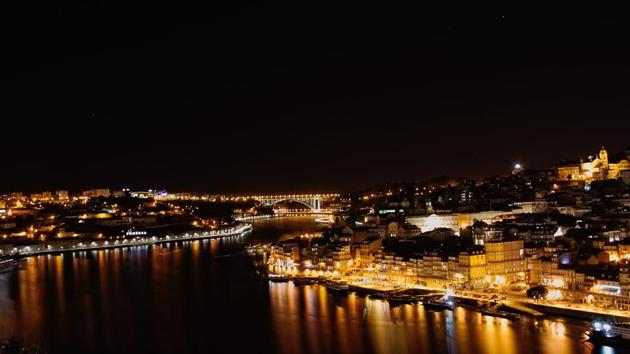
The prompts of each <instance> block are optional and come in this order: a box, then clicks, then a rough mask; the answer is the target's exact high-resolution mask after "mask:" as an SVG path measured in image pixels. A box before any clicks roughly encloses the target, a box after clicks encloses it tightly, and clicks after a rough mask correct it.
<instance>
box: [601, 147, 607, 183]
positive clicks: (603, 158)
mask: <svg viewBox="0 0 630 354" xmlns="http://www.w3.org/2000/svg"><path fill="white" fill-rule="evenodd" d="M599 173H600V176H601V179H608V151H606V148H605V147H603V146H602V149H601V150H599Z"/></svg>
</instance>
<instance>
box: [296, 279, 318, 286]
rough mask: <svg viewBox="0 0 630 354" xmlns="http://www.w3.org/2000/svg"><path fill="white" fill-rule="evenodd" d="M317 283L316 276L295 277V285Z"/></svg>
mask: <svg viewBox="0 0 630 354" xmlns="http://www.w3.org/2000/svg"><path fill="white" fill-rule="evenodd" d="M314 284H317V279H316V278H294V279H293V285H295V286H303V285H314Z"/></svg>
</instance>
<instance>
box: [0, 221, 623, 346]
mask: <svg viewBox="0 0 630 354" xmlns="http://www.w3.org/2000/svg"><path fill="white" fill-rule="evenodd" d="M320 227H321V224H318V223H316V222H315V221H314V220H313V219H312V218H308V217H299V218H284V219H273V220H262V221H257V222H255V223H254V232H253V233H252V234H251V235H249V236H247V237H245V238H230V239H221V240H204V241H193V242H177V243H171V244H163V245H156V246H151V247H150V246H146V247H136V248H130V249H114V250H104V251H90V252H80V253H75V254H63V255H45V256H39V257H33V258H29V259H27V260H25V261H23V262H22V263H21V265H20V267H19V269H17V270H14V271H12V272H8V273H2V274H0V338H16V339H17V340H18V341H20V342H21V343H23V344H25V345H37V346H39V347H40V348H43V349H45V350H46V351H47V352H49V353H281V354H293V353H309V354H319V353H324V354H326V353H375V354H386V353H396V354H398V353H400V354H403V353H419V354H434V353H461V354H467V353H470V354H486V353H489V354H491V353H496V354H512V353H549V354H570V353H607V354H608V353H622V352H623V353H627V352H630V350H628V351H626V350H619V349H617V350H614V349H612V348H608V347H601V348H593V347H592V345H590V344H585V343H583V342H582V341H583V339H584V338H583V334H582V333H583V332H584V330H585V329H586V323H583V322H579V321H570V320H563V319H553V318H549V319H540V320H535V319H533V318H522V319H520V320H519V321H508V320H505V319H497V318H492V317H485V316H481V315H480V314H479V313H476V312H471V311H467V310H464V309H456V310H455V311H454V312H441V313H438V312H429V311H425V310H424V309H423V308H422V307H421V306H417V305H404V306H399V307H390V306H389V304H388V303H387V302H386V301H380V300H371V299H366V298H364V297H359V296H356V295H354V294H350V295H346V296H344V295H333V294H330V293H328V292H327V291H326V289H325V288H324V287H322V286H305V287H295V286H294V285H293V284H292V283H273V284H268V283H267V282H264V281H261V280H258V279H257V278H256V277H255V272H254V268H253V265H252V263H251V261H250V260H249V259H248V258H247V256H245V255H243V254H242V245H243V243H245V242H250V241H252V240H255V241H270V240H275V239H282V238H287V237H291V236H295V235H299V234H300V233H305V232H316V231H318V230H319V228H320Z"/></svg>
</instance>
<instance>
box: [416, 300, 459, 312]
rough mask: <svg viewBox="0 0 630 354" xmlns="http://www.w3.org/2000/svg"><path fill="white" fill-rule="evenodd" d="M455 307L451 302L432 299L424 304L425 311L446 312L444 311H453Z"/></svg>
mask: <svg viewBox="0 0 630 354" xmlns="http://www.w3.org/2000/svg"><path fill="white" fill-rule="evenodd" d="M454 305H455V304H454V303H453V301H451V300H440V299H431V300H427V301H424V302H423V303H422V306H424V308H425V309H427V310H431V311H444V310H447V311H453V306H454Z"/></svg>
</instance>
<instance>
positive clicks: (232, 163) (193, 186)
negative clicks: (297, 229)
mask: <svg viewBox="0 0 630 354" xmlns="http://www.w3.org/2000/svg"><path fill="white" fill-rule="evenodd" d="M213 3H214V2H207V3H206V4H205V5H192V4H187V3H184V2H171V3H169V4H160V3H157V2H144V3H142V2H134V3H133V4H131V2H121V3H116V2H111V1H101V2H100V3H97V2H90V3H88V2H86V1H80V2H79V1H78V2H76V3H66V4H65V5H59V4H55V2H48V4H47V5H45V6H44V7H37V8H36V9H34V7H35V5H34V4H33V3H28V2H19V1H14V2H11V3H10V4H2V5H1V7H2V8H1V9H0V22H1V24H0V26H1V27H0V28H1V33H0V41H1V45H2V54H1V56H2V59H0V60H2V68H3V69H2V72H1V79H0V95H1V97H2V98H1V99H0V103H1V104H0V116H1V117H2V118H1V122H2V123H1V124H2V126H1V128H0V133H1V136H2V142H1V143H0V146H2V150H1V151H2V152H1V156H2V157H1V159H0V161H2V163H1V165H0V173H1V175H0V191H5V192H8V191H17V190H24V191H37V190H48V189H70V190H78V189H82V188H88V187H101V186H107V187H112V188H120V187H130V188H134V189H145V188H146V189H148V188H165V189H168V190H173V191H183V190H190V191H200V192H202V191H203V192H226V193H239V192H263V193H264V192H295V191H348V190H356V189H359V188H362V187H366V186H370V185H373V184H377V183H383V182H396V181H411V180H421V179H426V178H430V177H433V176H438V175H456V176H472V177H478V176H485V175H493V174H502V173H507V172H508V171H509V169H510V166H511V165H512V164H513V163H514V162H516V161H520V162H522V163H523V164H525V166H527V167H532V168H546V167H551V166H552V165H553V164H554V163H557V162H559V161H560V160H562V159H565V158H572V159H576V158H579V157H581V156H586V155H589V154H594V153H596V152H597V150H598V148H599V147H600V146H601V145H602V144H604V145H606V147H608V148H609V150H610V152H611V153H612V152H617V151H621V150H623V149H624V148H625V147H626V146H627V145H628V144H630V47H629V43H630V42H629V38H630V36H629V34H630V19H628V18H623V17H619V16H620V15H622V14H623V13H624V12H623V11H620V9H613V8H605V9H604V8H601V9H600V8H597V9H595V8H591V7H588V8H587V7H578V6H579V5H576V4H574V3H566V4H562V6H560V5H559V4H556V5H557V6H558V8H552V7H537V8H534V7H527V6H526V5H525V4H526V2H523V3H522V4H520V5H519V6H514V7H510V8H507V7H494V6H483V7H481V6H476V5H472V4H471V3H470V2H468V5H465V6H460V5H458V4H456V3H454V2H451V3H448V4H445V5H444V7H443V8H437V7H428V6H424V7H416V8H405V7H401V6H393V5H392V6H391V7H383V6H384V3H385V2H383V3H381V4H380V5H379V6H371V5H368V4H367V3H359V2H355V3H345V4H343V5H342V4H339V3H338V2H337V3H330V4H328V3H325V2H317V3H312V4H306V3H305V2H301V1H293V2H287V3H275V4H274V5H269V4H267V5H262V4H257V3H252V2H249V3H246V2H241V1H226V2H224V3H228V4H223V5H219V4H213ZM216 3H221V2H216ZM55 6H59V7H55ZM590 6H594V3H591V4H590Z"/></svg>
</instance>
